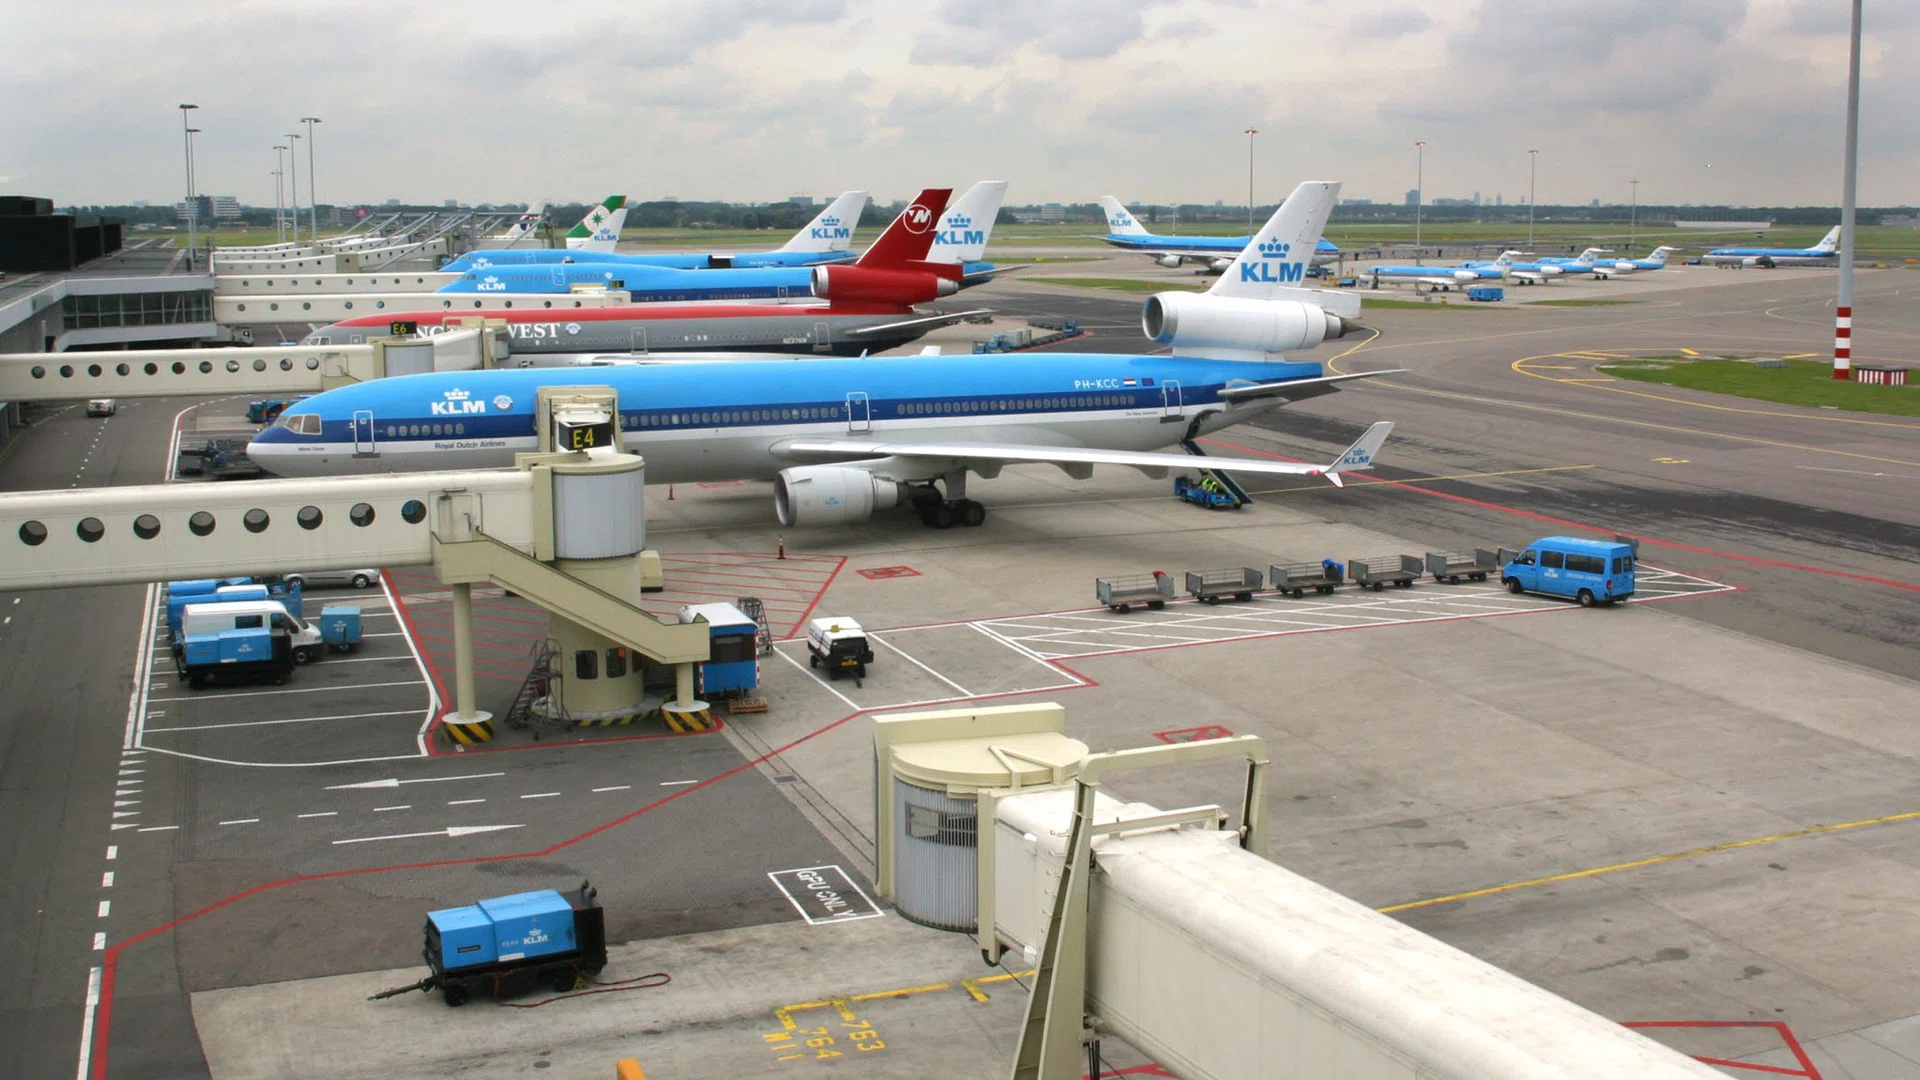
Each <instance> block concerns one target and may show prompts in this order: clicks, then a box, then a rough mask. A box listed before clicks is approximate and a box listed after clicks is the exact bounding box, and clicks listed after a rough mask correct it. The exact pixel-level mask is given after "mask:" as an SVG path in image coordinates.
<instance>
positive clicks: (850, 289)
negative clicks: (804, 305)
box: [813, 264, 960, 304]
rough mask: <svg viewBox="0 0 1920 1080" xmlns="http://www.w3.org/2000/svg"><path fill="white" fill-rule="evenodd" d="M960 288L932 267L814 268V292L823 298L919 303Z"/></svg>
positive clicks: (842, 266) (948, 294) (956, 283)
mask: <svg viewBox="0 0 1920 1080" xmlns="http://www.w3.org/2000/svg"><path fill="white" fill-rule="evenodd" d="M929 265H932V264H929ZM953 269H955V270H958V267H954V268H953ZM959 291H960V283H959V282H958V281H956V280H954V279H953V278H952V277H948V276H944V275H943V274H942V273H940V272H938V271H935V270H888V269H881V268H878V267H871V266H850V265H844V264H843V265H838V266H816V267H814V268H813V295H815V296H817V297H819V298H820V299H822V300H864V301H867V302H869V303H878V304H921V303H925V302H927V301H929V300H934V299H937V298H939V297H942V296H952V295H953V294H954V293H956V292H959Z"/></svg>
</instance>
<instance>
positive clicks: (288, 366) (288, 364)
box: [280, 356, 293, 371]
mask: <svg viewBox="0 0 1920 1080" xmlns="http://www.w3.org/2000/svg"><path fill="white" fill-rule="evenodd" d="M280 370H281V371H292V370H293V360H292V358H290V357H285V356H283V357H281V358H280Z"/></svg>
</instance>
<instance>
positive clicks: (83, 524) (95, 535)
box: [73, 517, 107, 544]
mask: <svg viewBox="0 0 1920 1080" xmlns="http://www.w3.org/2000/svg"><path fill="white" fill-rule="evenodd" d="M73 531H74V533H75V534H77V535H78V536H79V537H80V539H82V540H84V541H86V542H87V543H89V544H95V543H99V541H100V538H101V537H103V536H105V535H107V527H106V526H105V525H102V524H100V519H99V518H95V517H90V518H81V519H80V524H78V525H75V526H74V527H73Z"/></svg>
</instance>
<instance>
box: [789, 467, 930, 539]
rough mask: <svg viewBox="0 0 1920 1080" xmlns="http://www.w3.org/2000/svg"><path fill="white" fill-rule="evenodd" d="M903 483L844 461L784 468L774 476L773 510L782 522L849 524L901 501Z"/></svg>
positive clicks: (794, 523) (790, 523)
mask: <svg viewBox="0 0 1920 1080" xmlns="http://www.w3.org/2000/svg"><path fill="white" fill-rule="evenodd" d="M902 486H903V485H901V484H899V483H896V482H894V481H892V480H882V479H880V478H879V477H877V476H875V475H873V474H872V473H870V472H868V471H867V470H865V469H850V468H847V467H846V466H844V465H808V466H802V467H800V468H795V469H782V470H781V471H780V475H778V476H776V477H774V479H773V511H774V514H775V515H777V516H778V517H779V519H780V524H782V525H847V524H852V523H854V522H858V521H865V520H867V519H868V518H870V517H872V516H873V512H874V511H875V510H886V509H888V508H890V507H892V506H894V505H896V504H898V503H899V501H900V490H901V488H902Z"/></svg>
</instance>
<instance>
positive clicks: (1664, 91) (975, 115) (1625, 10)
mask: <svg viewBox="0 0 1920 1080" xmlns="http://www.w3.org/2000/svg"><path fill="white" fill-rule="evenodd" d="M1847 11H1848V3H1847V0H1604V2H1593V3H1589V2H1576V3H1566V2H1561V3H1554V2H1548V0H1478V2H1475V0H1462V2H1456V3H1427V2H1419V3H1414V2H1401V0H1395V2H1375V0H1248V2H1244V3H1241V2H1231V0H1177V2H1155V0H929V2H923V0H894V2H888V3H881V2H878V0H740V2H726V0H709V2H694V0H687V2H655V0H618V2H616V3H612V4H609V3H604V2H602V3H579V2H575V0H547V2H545V3H541V4H538V5H534V4H529V3H526V2H524V0H522V2H519V3H507V2H505V0H461V2H458V3H454V2H448V0H418V2H415V3H408V4H395V3H391V2H369V0H308V2H305V3H299V4H286V3H279V2H272V0H240V2H224V3H222V2H214V3H208V2H206V0H140V2H137V3H136V2H132V0H65V2H63V3H60V4H54V3H47V2H43V0H0V17H4V23H0V25H5V26H6V40H7V42H8V48H7V63H6V64H5V65H0V96H3V97H4V100H6V101H7V102H8V103H9V105H10V107H9V108H7V109H6V110H4V111H0V192H7V193H19V194H34V195H45V196H48V197H50V198H53V199H54V200H56V201H57V202H60V203H63V204H65V203H119V202H127V201H132V200H137V199H144V200H150V201H153V202H163V201H174V200H177V199H178V198H179V197H180V195H181V193H182V191H183V190H184V187H185V180H184V175H183V174H184V168H183V148H182V135H181V126H182V125H181V117H180V113H179V111H178V110H177V109H176V107H175V106H176V105H177V104H178V103H180V102H193V103H195V104H198V105H199V106H200V110H199V111H198V112H196V113H194V114H192V115H193V120H194V125H195V126H196V127H199V128H201V129H203V133H202V134H201V135H199V136H196V139H197V142H196V154H197V172H198V186H199V190H200V191H201V192H203V193H210V194H229V193H230V194H233V195H236V196H238V197H239V198H240V200H241V201H242V202H248V203H252V204H255V205H272V203H273V201H274V186H273V185H274V181H273V177H272V175H271V174H272V170H273V167H274V152H273V149H272V147H273V146H274V145H275V144H276V143H284V142H285V141H286V140H285V135H286V134H287V133H289V132H298V131H302V130H304V129H302V128H301V127H300V126H299V124H298V119H299V118H300V117H301V116H305V115H315V116H319V117H321V118H322V120H323V123H322V124H321V125H320V127H319V130H318V138H317V142H318V151H319V155H318V160H317V163H316V164H317V166H318V170H317V184H318V188H319V195H320V198H321V200H322V201H324V202H329V203H333V202H341V203H351V202H377V201H381V200H384V199H388V198H399V199H402V200H405V201H408V202H429V201H432V202H437V201H439V200H441V199H445V198H457V199H460V200H462V201H466V202H524V201H526V200H528V199H531V198H534V197H536V196H546V197H550V198H555V199H569V200H582V201H584V200H589V199H594V200H597V199H599V198H600V197H602V196H604V195H606V194H608V193H610V192H622V193H625V194H627V195H629V196H632V197H635V198H640V199H652V198H659V197H661V196H666V195H675V196H680V197H686V198H693V197H705V198H720V199H728V200H738V201H765V200H771V199H781V198H785V197H787V196H789V195H794V194H812V195H828V194H831V193H834V192H838V191H840V190H842V189H844V188H849V187H865V188H868V189H870V190H871V191H873V192H874V194H875V196H876V197H877V198H879V199H881V200H883V201H884V200H889V199H893V198H897V197H906V196H908V195H911V194H912V193H913V192H914V191H915V190H917V189H918V188H920V187H922V186H926V185H936V184H937V185H952V186H954V187H961V186H964V185H966V184H967V183H969V182H971V181H973V180H976V179H983V178H1003V179H1007V180H1010V181H1012V188H1011V190H1010V191H1009V193H1008V198H1009V201H1010V202H1012V203H1016V204H1017V203H1029V202H1043V201H1074V202H1082V201H1090V200H1092V199H1093V198H1094V197H1096V196H1098V195H1101V194H1108V193H1111V194H1115V195H1118V196H1120V197H1121V198H1123V199H1127V200H1133V201H1138V202H1143V203H1144V202H1169V201H1176V200H1178V201H1185V202H1212V201H1214V200H1216V199H1219V200H1225V201H1227V202H1229V203H1242V204H1244V202H1245V200H1246V190H1247V149H1248V147H1247V144H1248V141H1249V140H1248V138H1247V136H1245V135H1243V134H1241V133H1242V132H1243V131H1244V130H1245V129H1246V128H1249V127H1253V128H1258V129H1259V131H1260V134H1259V135H1258V136H1257V137H1256V138H1255V139H1254V140H1253V142H1254V155H1253V163H1254V169H1255V185H1256V186H1255V191H1256V197H1257V199H1258V200H1259V201H1261V202H1269V203H1270V202H1273V201H1276V200H1278V199H1279V198H1280V197H1282V196H1283V195H1284V194H1285V192H1286V191H1287V190H1289V189H1290V188H1291V187H1292V185H1293V184H1294V183H1296V182H1297V181H1300V180H1303V179H1339V180H1344V181H1345V182H1346V189H1345V192H1344V194H1345V195H1346V196H1348V197H1362V198H1373V199H1376V200H1394V201H1398V200H1399V199H1400V198H1402V197H1403V196H1404V194H1405V192H1406V190H1407V189H1408V188H1411V187H1413V186H1414V179H1415V149H1414V143H1415V141H1416V140H1422V139H1424V140H1426V142H1427V147H1426V151H1425V155H1424V156H1425V179H1426V191H1427V196H1428V198H1434V197H1446V196H1457V197H1466V196H1471V195H1472V194H1473V193H1474V192H1475V191H1476V190H1477V191H1479V192H1481V193H1482V195H1483V196H1484V197H1485V198H1487V199H1488V200H1491V199H1492V198H1493V196H1494V194H1495V193H1501V194H1504V195H1505V196H1506V198H1507V201H1509V202H1513V201H1517V200H1518V199H1520V198H1522V197H1524V196H1525V195H1526V193H1527V161H1528V155H1527V151H1528V150H1529V149H1538V150H1539V151H1540V154H1539V159H1538V169H1539V171H1538V198H1539V201H1540V202H1542V203H1570V202H1585V201H1587V200H1588V199H1590V198H1594V197H1599V198H1601V199H1603V200H1604V201H1609V202H1616V201H1617V202H1624V201H1626V199H1627V194H1628V181H1629V180H1631V179H1635V178H1638V179H1639V180H1640V181H1641V183H1640V185H1639V198H1640V201H1641V202H1642V203H1669V202H1695V203H1707V202H1731V203H1746V204H1789V205H1794V204H1827V205H1832V204H1837V203H1838V202H1839V199H1840V174H1841V159H1840V151H1841V145H1842V132H1843V125H1844V120H1845V102H1846V47H1847ZM535 13H537V14H535ZM1866 29H1867V33H1866V46H1865V63H1864V77H1863V88H1862V105H1861V114H1862V120H1861V160H1860V201H1861V203H1862V204H1865V205H1892V204H1911V203H1914V202H1916V201H1920V190H1917V189H1920V180H1917V179H1916V178H1920V124H1916V121H1915V108H1916V103H1920V2H1916V0H1866ZM301 145H302V146H303V147H304V145H305V144H304V142H302V143H301ZM299 172H300V175H299V184H300V188H301V201H302V202H305V201H307V188H308V184H307V155H306V152H305V150H304V148H303V149H302V151H301V154H300V167H299Z"/></svg>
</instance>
